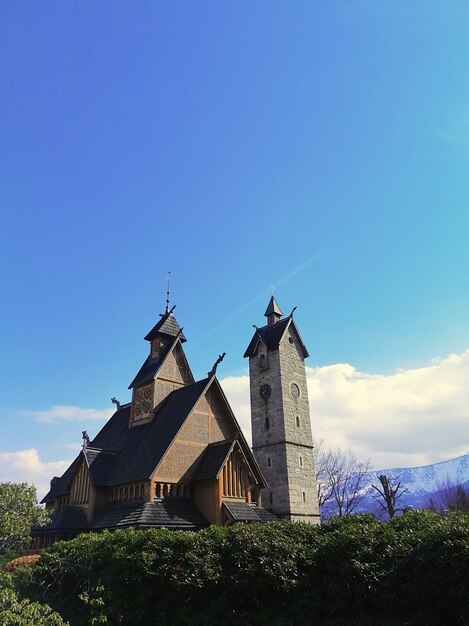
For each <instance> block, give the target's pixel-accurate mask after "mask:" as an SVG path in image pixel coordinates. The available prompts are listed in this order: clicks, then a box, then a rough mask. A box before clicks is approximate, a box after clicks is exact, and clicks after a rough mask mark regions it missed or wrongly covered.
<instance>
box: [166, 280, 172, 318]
mask: <svg viewBox="0 0 469 626" xmlns="http://www.w3.org/2000/svg"><path fill="white" fill-rule="evenodd" d="M167 280H168V287H167V289H166V311H165V312H166V313H168V312H169V286H170V281H171V272H168V279H167Z"/></svg>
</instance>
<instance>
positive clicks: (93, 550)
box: [13, 512, 469, 626]
mask: <svg viewBox="0 0 469 626" xmlns="http://www.w3.org/2000/svg"><path fill="white" fill-rule="evenodd" d="M467 571H469V516H467V515H464V514H452V515H448V516H446V517H439V516H437V515H433V514H431V513H429V512H412V513H409V514H406V515H404V516H403V517H400V518H394V519H393V520H392V521H390V522H387V523H382V522H379V521H377V520H376V519H375V518H374V517H373V516H371V515H357V516H351V517H348V518H341V519H333V520H331V521H329V522H327V523H324V524H323V525H322V526H321V527H313V526H309V525H307V524H298V523H288V522H278V523H273V524H267V525H265V526H255V525H252V526H251V525H249V526H248V525H242V524H238V525H235V526H232V527H230V528H219V527H211V528H208V529H206V530H203V531H200V532H198V533H192V532H174V531H168V530H148V531H136V530H132V529H130V530H123V531H117V532H114V533H110V532H103V533H102V534H100V535H93V534H89V535H81V536H79V537H77V538H76V539H74V540H72V541H69V542H59V543H57V544H55V545H54V546H53V547H52V548H51V549H49V550H47V551H45V552H43V553H42V554H41V556H40V558H39V559H38V560H37V561H36V562H34V563H32V564H31V565H30V566H29V567H27V568H25V567H23V568H21V567H19V568H17V569H15V570H14V572H13V577H14V580H15V584H16V588H17V589H18V591H19V592H20V594H21V597H23V598H25V597H30V598H31V599H32V600H36V601H46V602H47V603H48V604H49V605H50V606H51V607H52V608H53V609H54V610H56V611H58V612H59V613H60V614H61V615H62V616H63V617H64V618H65V619H68V620H69V621H70V623H71V624H72V626H81V625H85V624H99V623H108V624H121V625H123V626H125V625H131V624H137V623H138V624H143V625H152V624H158V625H159V626H165V625H171V626H173V625H176V626H177V625H185V624H190V625H191V626H198V625H202V624H204V625H210V624H219V623H221V622H223V623H225V624H239V623H241V622H243V623H245V624H261V625H262V624H278V625H282V624H285V625H286V624H325V625H327V624H330V625H331V626H332V625H334V626H339V625H340V624H361V625H362V624H374V623H380V624H383V625H388V626H389V625H391V624H393V625H394V624H401V623H411V624H419V623H422V624H423V623H425V624H438V623H439V624H441V623H451V624H464V623H468V621H469V587H468V577H467V575H466V574H467Z"/></svg>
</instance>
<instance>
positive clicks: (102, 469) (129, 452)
mask: <svg viewBox="0 0 469 626" xmlns="http://www.w3.org/2000/svg"><path fill="white" fill-rule="evenodd" d="M208 382H209V380H208V379H207V378H204V379H203V380H200V381H198V382H196V383H193V384H192V385H187V386H185V387H181V388H180V389H176V390H175V391H173V392H172V393H170V394H169V396H168V397H167V398H166V399H165V400H164V401H163V403H162V405H161V406H160V407H159V409H158V411H157V412H156V415H155V417H154V418H153V420H152V421H151V422H149V423H147V424H142V425H140V426H135V427H134V428H129V419H130V410H131V406H130V404H129V405H126V406H125V407H123V408H121V409H120V410H118V411H116V412H115V413H114V415H113V416H112V417H111V418H110V419H109V420H108V422H107V423H106V424H105V425H104V426H103V428H102V429H101V430H100V432H99V433H98V434H97V435H96V437H95V438H94V439H93V440H92V441H91V442H90V444H89V447H87V448H85V451H84V452H83V451H82V452H80V454H79V455H78V457H77V458H76V459H75V460H74V461H73V463H72V464H71V465H70V467H69V468H68V469H67V470H66V471H65V473H64V474H63V475H62V476H61V477H60V478H56V479H55V480H54V481H53V484H52V486H51V489H50V491H49V493H48V494H47V495H46V496H45V497H44V498H43V500H42V502H47V501H48V500H51V499H53V498H57V497H59V496H62V495H66V494H67V493H68V492H69V491H70V482H71V479H72V477H73V475H74V473H75V471H76V469H77V468H78V463H79V460H80V458H81V456H82V455H83V454H84V455H85V457H86V460H87V464H88V467H89V469H90V479H91V481H92V483H93V485H95V486H107V487H112V486H114V485H119V484H122V483H126V482H133V481H139V480H147V479H148V478H150V476H151V474H152V473H153V471H154V469H155V468H156V466H157V465H158V463H159V462H160V461H161V459H162V458H163V455H164V453H165V452H166V450H167V449H168V447H169V445H170V444H171V442H172V441H173V439H174V438H175V436H176V435H177V433H178V431H179V429H180V428H181V426H182V425H183V424H184V421H185V420H186V418H187V416H188V415H189V413H190V412H191V411H192V409H193V408H194V406H195V404H196V403H197V401H198V400H199V398H200V396H201V395H202V393H203V392H204V391H205V388H206V387H207V384H208Z"/></svg>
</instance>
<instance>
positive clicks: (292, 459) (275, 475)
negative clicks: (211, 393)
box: [244, 296, 319, 524]
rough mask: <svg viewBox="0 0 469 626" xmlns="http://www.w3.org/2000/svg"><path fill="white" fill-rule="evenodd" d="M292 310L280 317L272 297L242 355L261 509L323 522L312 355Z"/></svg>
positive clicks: (295, 517) (292, 518)
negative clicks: (310, 384)
mask: <svg viewBox="0 0 469 626" xmlns="http://www.w3.org/2000/svg"><path fill="white" fill-rule="evenodd" d="M295 308H296V307H295ZM294 310H295V309H294ZM294 310H293V311H294ZM293 311H292V313H291V314H290V315H289V316H288V317H285V318H282V315H283V314H282V311H281V310H280V307H279V306H278V304H277V302H276V300H275V298H274V297H273V296H272V297H271V299H270V302H269V304H268V306H267V309H266V311H265V314H264V315H265V317H267V324H266V325H265V326H263V327H262V328H257V327H256V331H255V333H254V336H253V337H252V339H251V342H250V344H249V346H248V348H247V350H246V352H245V354H244V356H245V357H249V379H250V389H251V423H252V449H253V452H254V456H255V457H256V460H257V462H258V464H259V466H260V468H261V471H262V473H263V474H264V476H265V478H266V480H267V483H268V485H269V488H268V489H264V490H263V491H262V505H263V506H264V507H265V508H267V509H270V510H271V511H272V512H273V513H275V515H277V516H279V517H283V518H286V519H290V520H294V521H302V522H308V523H310V524H319V508H318V501H317V489H316V478H315V472H314V459H313V439H312V434H311V421H310V417H309V402H308V388H307V385H306V370H305V365H304V359H305V358H306V357H308V356H309V355H308V351H307V350H306V346H305V345H304V343H303V340H302V338H301V335H300V333H299V331H298V329H297V327H296V324H295V321H294V319H293Z"/></svg>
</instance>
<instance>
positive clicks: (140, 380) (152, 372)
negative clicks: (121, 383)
mask: <svg viewBox="0 0 469 626" xmlns="http://www.w3.org/2000/svg"><path fill="white" fill-rule="evenodd" d="M172 347H173V346H172V345H170V344H168V345H167V346H166V347H165V348H164V349H162V350H161V352H160V354H159V355H158V356H157V357H156V358H155V359H152V358H151V355H149V356H148V357H147V358H146V359H145V361H144V363H143V365H142V367H141V368H140V369H139V370H138V372H137V375H136V376H135V378H134V379H133V381H132V382H131V383H130V385H129V389H132V388H133V387H140V385H143V384H145V383H148V382H149V381H150V380H153V379H154V378H155V376H156V375H157V373H158V371H159V370H160V368H161V366H162V365H163V363H164V360H165V358H166V357H167V356H168V354H169V352H170V351H171V348H172Z"/></svg>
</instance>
